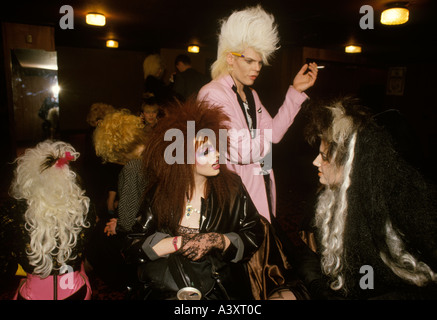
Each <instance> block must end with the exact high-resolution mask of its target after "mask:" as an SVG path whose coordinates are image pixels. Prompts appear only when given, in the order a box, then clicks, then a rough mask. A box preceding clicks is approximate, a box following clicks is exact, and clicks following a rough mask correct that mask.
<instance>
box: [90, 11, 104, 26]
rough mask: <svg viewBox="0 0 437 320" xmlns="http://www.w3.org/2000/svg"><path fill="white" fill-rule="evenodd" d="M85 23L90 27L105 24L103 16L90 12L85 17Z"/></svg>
mask: <svg viewBox="0 0 437 320" xmlns="http://www.w3.org/2000/svg"><path fill="white" fill-rule="evenodd" d="M86 23H87V24H90V25H92V26H100V27H101V26H104V25H105V24H106V18H105V15H103V14H101V13H95V12H90V13H88V14H87V15H86Z"/></svg>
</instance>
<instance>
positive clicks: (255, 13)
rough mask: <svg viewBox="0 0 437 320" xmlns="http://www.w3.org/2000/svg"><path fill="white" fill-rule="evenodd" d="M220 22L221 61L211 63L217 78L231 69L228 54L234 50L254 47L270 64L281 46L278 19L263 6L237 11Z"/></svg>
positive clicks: (238, 50) (266, 62)
mask: <svg viewBox="0 0 437 320" xmlns="http://www.w3.org/2000/svg"><path fill="white" fill-rule="evenodd" d="M220 24H221V29H220V35H219V39H218V50H217V60H216V61H215V62H214V63H213V65H212V66H211V76H212V78H213V79H216V78H218V77H219V76H221V75H223V74H226V73H227V72H228V65H227V62H226V55H227V54H228V53H230V52H242V51H244V50H245V49H246V48H252V49H254V50H255V51H256V52H258V53H259V54H260V55H261V56H262V60H263V63H264V64H265V65H267V64H268V60H269V58H270V56H271V55H272V54H273V53H274V52H275V51H276V50H277V49H278V48H279V46H278V43H279V37H278V30H277V25H276V23H275V19H274V17H273V15H271V14H269V13H267V12H265V11H264V10H263V8H262V7H261V6H260V5H258V6H256V7H249V8H246V9H244V10H241V11H235V12H233V13H232V14H231V15H230V16H229V17H228V18H227V19H223V20H221V23H220Z"/></svg>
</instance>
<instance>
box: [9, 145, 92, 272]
mask: <svg viewBox="0 0 437 320" xmlns="http://www.w3.org/2000/svg"><path fill="white" fill-rule="evenodd" d="M68 153H69V154H68ZM68 156H69V158H67V157H68ZM78 157H79V153H78V152H76V150H75V149H74V148H73V147H72V146H71V145H70V144H68V143H65V142H62V141H56V142H53V141H50V140H46V141H44V142H41V143H39V144H38V145H37V146H36V147H35V148H31V149H27V150H26V151H25V153H24V154H23V155H22V156H20V157H18V158H17V159H16V160H15V162H16V163H17V167H16V169H15V172H14V179H13V181H12V184H11V187H10V191H9V192H10V195H11V196H12V197H14V198H16V199H19V200H20V199H21V200H26V202H27V206H28V207H27V210H26V213H25V221H26V224H25V227H26V230H27V231H28V232H29V235H30V247H29V248H28V250H27V254H28V258H29V263H30V265H32V266H34V267H35V269H34V271H33V273H34V274H37V275H39V276H41V277H43V278H45V277H47V276H49V275H50V273H51V271H52V270H53V269H54V268H55V266H54V263H53V261H54V260H56V262H57V263H58V264H59V265H60V266H62V265H66V264H67V263H68V261H69V260H74V259H75V258H76V257H74V256H72V249H73V248H74V247H75V246H76V243H77V240H78V235H79V233H80V232H81V230H82V229H83V228H85V227H89V225H88V224H87V222H86V215H87V213H88V210H89V202H90V199H89V198H88V197H86V196H85V191H84V190H82V189H81V188H80V187H79V185H78V184H77V182H76V173H75V172H74V171H72V170H71V169H70V166H69V165H68V162H69V161H74V160H76V159H77V158H78Z"/></svg>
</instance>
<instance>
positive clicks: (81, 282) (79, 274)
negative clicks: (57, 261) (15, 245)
mask: <svg viewBox="0 0 437 320" xmlns="http://www.w3.org/2000/svg"><path fill="white" fill-rule="evenodd" d="M53 277H54V276H48V277H47V278H44V279H43V278H41V277H39V276H36V275H33V274H27V277H26V278H24V279H22V280H21V281H20V284H19V286H18V289H17V291H16V293H15V296H14V298H13V300H17V299H18V294H20V296H21V297H23V298H24V299H25V300H54V290H53V289H54V287H53V284H54V279H53ZM57 277H58V278H57V299H56V300H64V299H66V298H68V297H70V296H72V295H73V294H74V293H75V292H77V291H78V290H79V289H80V288H82V287H83V286H86V288H87V293H86V296H85V299H84V300H91V285H90V282H89V280H88V276H87V275H86V274H85V270H84V268H83V264H82V267H81V270H80V271H75V272H70V273H64V274H62V275H59V276H57Z"/></svg>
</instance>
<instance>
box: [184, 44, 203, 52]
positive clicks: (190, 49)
mask: <svg viewBox="0 0 437 320" xmlns="http://www.w3.org/2000/svg"><path fill="white" fill-rule="evenodd" d="M187 51H188V52H191V53H199V51H200V48H199V46H196V45H190V46H188V49H187Z"/></svg>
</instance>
